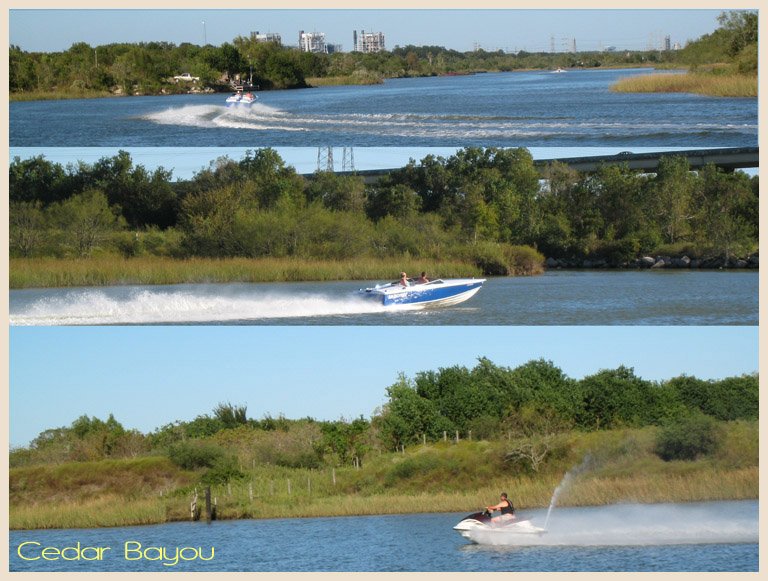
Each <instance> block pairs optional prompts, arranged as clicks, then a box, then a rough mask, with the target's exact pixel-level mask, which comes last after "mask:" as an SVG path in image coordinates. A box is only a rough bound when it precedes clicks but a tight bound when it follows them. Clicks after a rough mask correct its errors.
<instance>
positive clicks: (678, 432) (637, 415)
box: [10, 358, 759, 480]
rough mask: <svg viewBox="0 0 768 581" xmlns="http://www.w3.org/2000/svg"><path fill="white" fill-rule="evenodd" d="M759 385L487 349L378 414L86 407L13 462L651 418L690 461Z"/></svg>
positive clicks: (300, 462) (351, 442)
mask: <svg viewBox="0 0 768 581" xmlns="http://www.w3.org/2000/svg"><path fill="white" fill-rule="evenodd" d="M758 383H759V378H758V376H757V374H753V375H742V376H739V377H729V378H725V379H722V380H701V379H697V378H695V377H693V376H687V375H682V376H679V377H675V378H672V379H670V380H667V381H649V380H645V379H643V378H641V377H638V376H637V375H636V374H635V373H634V371H633V369H631V368H627V367H623V366H621V367H619V368H617V369H605V370H600V371H599V372H597V373H595V374H592V375H589V376H586V377H584V378H583V379H580V380H576V379H572V378H569V377H568V376H566V375H565V374H564V373H563V371H562V370H561V369H560V368H558V367H557V366H555V365H554V364H553V363H552V362H550V361H545V360H542V359H540V360H532V361H529V362H528V363H525V364H523V365H520V366H518V367H516V368H514V369H513V368H508V367H503V366H499V365H496V364H494V363H493V362H491V361H490V360H488V359H486V358H480V359H479V360H478V363H477V365H476V366H475V367H474V368H472V369H468V368H466V367H464V366H453V367H447V368H440V369H437V370H429V371H422V372H419V373H417V374H416V376H415V378H413V379H408V378H407V377H404V376H400V377H399V378H398V379H397V381H396V382H395V383H393V384H392V385H390V386H389V387H387V388H386V394H387V402H386V403H385V404H384V405H383V406H382V408H380V409H377V410H376V411H375V412H374V414H373V417H372V418H371V419H370V420H367V419H365V418H363V417H362V416H360V417H359V418H355V419H351V420H347V419H344V418H341V419H339V420H336V421H317V420H314V419H312V418H309V417H308V418H304V419H299V420H290V419H287V418H285V417H284V416H282V415H280V416H279V417H277V418H275V417H272V416H271V415H270V414H268V413H266V414H264V416H263V417H262V419H260V420H257V419H253V418H249V417H248V415H247V408H246V406H245V405H234V404H231V403H229V402H226V403H220V404H219V405H218V406H217V407H216V408H215V409H214V410H213V412H212V413H211V414H202V415H199V416H197V417H196V418H194V419H192V420H188V421H175V422H172V423H169V424H167V425H164V426H161V427H158V428H156V429H155V430H154V431H153V432H151V433H148V434H142V433H140V432H138V431H137V430H126V429H125V428H123V426H122V425H121V424H120V423H119V422H117V421H116V420H115V418H114V417H113V416H112V415H110V416H109V418H108V419H107V421H102V420H99V419H98V418H95V417H94V418H90V417H88V416H87V415H83V416H81V417H80V418H78V419H76V420H75V421H74V422H73V423H72V424H71V425H70V426H68V427H61V428H55V429H49V430H46V431H44V432H42V433H41V434H40V435H39V436H38V437H37V438H35V439H34V440H33V441H32V442H30V444H29V446H28V447H25V448H18V449H14V450H12V451H11V454H10V462H11V467H15V466H23V465H34V464H41V463H55V464H58V463H61V462H67V461H89V460H101V459H105V458H113V459H117V458H136V457H143V456H152V455H168V456H169V457H170V458H171V460H172V461H173V462H175V463H177V464H179V465H180V466H182V467H184V468H188V469H191V468H208V469H210V470H211V474H210V475H209V477H210V478H212V479H214V480H215V479H216V478H219V477H221V478H223V479H225V480H226V479H228V478H231V477H233V476H236V475H237V473H238V471H239V467H238V462H236V461H235V460H234V458H240V461H239V464H240V465H241V466H242V462H243V458H249V459H250V462H251V463H253V465H254V466H255V465H256V464H257V463H258V464H272V465H277V466H285V467H292V468H320V467H324V466H345V465H346V466H349V465H354V464H357V463H359V462H361V461H362V459H363V458H365V457H366V455H367V454H369V453H370V452H371V451H373V450H375V449H378V450H386V451H392V450H399V449H400V448H401V447H402V446H408V447H410V446H412V445H415V444H419V443H422V442H423V441H427V442H437V441H441V440H443V439H444V438H448V439H453V438H454V437H455V434H456V433H457V432H458V433H459V434H460V437H461V438H462V439H463V440H466V439H474V440H499V439H509V440H512V441H514V440H516V439H519V438H527V439H528V440H527V441H534V442H535V441H539V442H541V441H542V439H547V438H551V437H553V436H554V435H556V434H562V433H566V432H568V431H573V430H576V431H579V432H585V433H588V432H594V431H605V430H616V429H620V428H643V427H648V426H656V427H658V428H659V429H660V430H661V431H660V432H659V442H658V448H659V455H660V456H661V457H665V456H666V457H667V458H665V459H672V458H677V459H680V458H682V459H686V458H691V457H695V456H696V455H697V454H698V453H699V452H700V451H702V447H704V448H705V447H706V446H707V445H708V444H707V443H708V442H709V443H710V444H711V441H712V438H714V437H715V432H716V428H715V426H716V425H718V424H719V423H722V422H734V421H756V420H757V419H758V412H759V410H758V408H759V402H758ZM529 459H530V458H529ZM542 459H543V456H542ZM217 475H218V476H217Z"/></svg>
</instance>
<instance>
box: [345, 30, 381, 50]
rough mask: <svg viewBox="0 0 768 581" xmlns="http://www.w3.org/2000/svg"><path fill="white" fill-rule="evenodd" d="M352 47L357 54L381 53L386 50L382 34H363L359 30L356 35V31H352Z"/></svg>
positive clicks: (363, 32)
mask: <svg viewBox="0 0 768 581" xmlns="http://www.w3.org/2000/svg"><path fill="white" fill-rule="evenodd" d="M352 46H353V49H352V50H354V51H357V52H381V51H383V50H387V49H386V48H385V47H384V33H383V32H365V31H364V30H361V31H360V34H359V35H358V34H357V30H353V31H352Z"/></svg>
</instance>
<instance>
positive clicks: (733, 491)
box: [9, 421, 759, 529]
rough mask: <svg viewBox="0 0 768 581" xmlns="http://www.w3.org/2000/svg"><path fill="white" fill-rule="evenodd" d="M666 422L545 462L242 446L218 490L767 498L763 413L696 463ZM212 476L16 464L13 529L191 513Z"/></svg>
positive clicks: (488, 454)
mask: <svg viewBox="0 0 768 581" xmlns="http://www.w3.org/2000/svg"><path fill="white" fill-rule="evenodd" d="M658 430H659V428H644V429H634V430H630V429H627V430H614V431H603V432H594V433H582V432H571V433H564V434H560V435H559V436H554V437H552V438H551V439H549V440H547V446H548V455H547V461H546V462H545V463H544V464H543V465H542V466H541V467H540V468H539V470H538V471H534V470H531V469H530V468H528V469H526V468H525V467H524V466H522V465H513V464H509V463H507V462H505V461H503V460H502V459H503V458H504V456H505V455H506V454H507V453H508V452H509V451H510V449H512V448H514V447H515V446H516V445H519V444H520V442H517V443H516V442H515V441H508V440H499V441H461V442H459V443H458V444H456V443H454V442H451V441H444V442H443V441H441V442H437V443H427V444H426V445H413V446H412V447H410V448H406V450H405V451H404V452H403V451H401V452H397V453H393V452H385V453H382V452H380V451H378V450H371V452H370V453H368V454H367V455H366V456H365V457H364V458H363V460H362V465H361V466H360V467H354V466H350V465H346V466H343V467H333V466H329V465H324V466H322V467H318V468H315V469H306V468H289V467H285V466H278V465H275V464H264V463H261V464H259V463H257V462H255V461H253V460H252V461H251V462H248V461H247V458H246V457H245V456H244V454H243V453H241V454H239V455H238V457H239V458H240V459H239V460H238V461H237V462H239V466H238V468H239V469H238V470H236V471H235V472H236V473H237V477H234V476H233V477H231V478H230V479H229V480H228V481H223V480H222V481H220V482H219V483H217V484H213V485H212V496H213V497H214V499H215V504H216V514H217V518H219V519H237V518H287V517H319V516H348V515H372V514H397V513H424V512H451V511H455V512H470V511H473V510H477V509H478V508H481V507H483V506H485V505H486V504H488V502H490V501H491V500H493V499H495V498H497V497H498V494H499V492H500V491H502V490H503V491H507V492H509V494H510V496H511V498H512V499H513V502H514V503H515V505H516V506H517V507H518V509H519V510H520V511H521V512H523V513H524V512H525V510H526V509H531V508H543V507H546V506H548V505H549V503H550V500H551V498H552V493H553V492H554V490H555V488H556V487H557V486H558V485H560V484H561V483H563V482H564V476H565V475H566V473H569V474H570V476H569V478H568V479H567V480H566V481H565V482H566V483H565V485H564V486H563V489H562V492H561V494H560V497H559V499H558V506H597V505H606V504H612V503H621V502H632V503H662V502H692V501H709V500H744V499H754V498H758V476H759V474H758V473H759V468H758V425H757V422H743V421H738V422H729V423H727V424H723V425H722V427H721V437H720V445H719V447H718V450H717V451H716V452H715V453H713V454H709V455H707V456H705V457H702V458H699V459H697V460H694V461H669V462H665V461H663V460H661V459H660V458H659V457H658V456H656V455H655V454H654V453H653V446H654V442H655V439H656V436H657V434H658ZM277 436H278V435H277V434H276V435H275V437H277ZM229 439H230V440H231V439H232V435H231V436H230V438H229ZM536 442H538V445H540V444H541V440H540V439H539V440H536ZM242 443H244V442H241V444H242ZM529 443H530V444H534V443H535V441H534V440H531V441H530V442H529ZM253 445H254V444H253V443H251V444H250V446H251V447H252V446H253ZM249 464H250V465H249ZM201 478H202V479H203V480H204V479H205V477H204V474H203V473H201V472H196V471H190V470H182V469H181V468H179V467H178V466H176V465H174V464H172V463H171V461H170V460H169V459H168V458H166V457H159V456H158V457H150V458H141V459H135V460H105V461H100V462H70V463H65V464H60V465H38V466H28V467H22V468H12V469H11V470H10V479H9V481H10V528H11V529H40V528H65V527H67V528H69V527H71V528H78V527H106V526H128V525H137V524H150V523H162V522H169V521H181V520H188V519H190V507H191V503H192V501H193V500H194V499H195V498H196V497H197V507H198V509H199V508H200V507H204V504H205V499H204V483H203V480H201ZM203 510H204V508H203ZM203 518H204V513H203Z"/></svg>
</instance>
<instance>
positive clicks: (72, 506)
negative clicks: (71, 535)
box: [8, 494, 166, 530]
mask: <svg viewBox="0 0 768 581" xmlns="http://www.w3.org/2000/svg"><path fill="white" fill-rule="evenodd" d="M163 522H166V508H165V502H164V501H163V499H162V498H160V497H156V498H142V499H128V498H126V497H125V496H122V495H119V494H110V495H106V496H102V497H99V498H96V499H91V500H85V501H82V502H64V503H61V504H53V505H51V504H33V505H20V506H16V505H11V507H10V511H9V514H8V525H9V527H10V529H12V530H13V529H17V530H18V529H64V528H67V529H68V528H99V527H120V526H136V525H148V524H158V523H163Z"/></svg>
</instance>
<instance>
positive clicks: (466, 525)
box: [453, 510, 546, 543]
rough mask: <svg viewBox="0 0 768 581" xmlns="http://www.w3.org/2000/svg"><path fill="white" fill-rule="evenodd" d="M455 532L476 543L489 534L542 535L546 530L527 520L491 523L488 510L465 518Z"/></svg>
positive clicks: (517, 519)
mask: <svg viewBox="0 0 768 581" xmlns="http://www.w3.org/2000/svg"><path fill="white" fill-rule="evenodd" d="M453 530H455V531H458V532H459V534H460V535H461V536H462V537H464V538H465V539H468V540H470V541H472V542H474V543H476V542H479V539H480V538H482V537H485V536H486V535H487V534H493V535H542V534H544V533H545V532H546V529H543V528H540V527H536V526H533V524H532V523H531V521H530V520H528V519H526V518H510V519H506V520H502V521H499V522H495V523H494V522H492V521H491V514H490V513H489V512H488V511H487V510H486V511H483V512H476V513H473V514H470V515H469V516H466V517H464V518H463V519H462V520H461V521H460V522H459V523H458V524H457V525H456V526H455V527H453Z"/></svg>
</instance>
